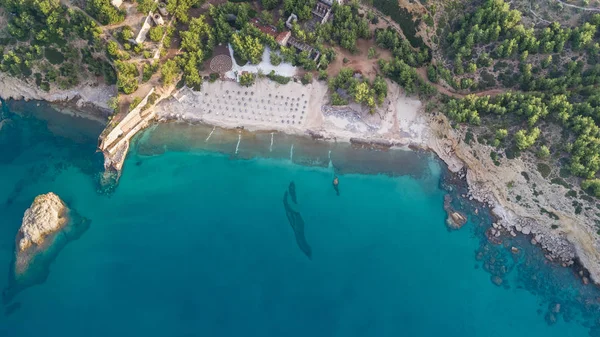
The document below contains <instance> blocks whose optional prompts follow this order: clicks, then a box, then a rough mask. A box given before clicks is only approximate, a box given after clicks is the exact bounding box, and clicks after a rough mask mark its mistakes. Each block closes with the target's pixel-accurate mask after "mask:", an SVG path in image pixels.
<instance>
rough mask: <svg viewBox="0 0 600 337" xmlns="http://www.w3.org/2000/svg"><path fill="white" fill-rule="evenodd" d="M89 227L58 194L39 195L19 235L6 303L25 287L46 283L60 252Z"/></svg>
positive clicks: (5, 294)
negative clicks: (52, 264)
mask: <svg viewBox="0 0 600 337" xmlns="http://www.w3.org/2000/svg"><path fill="white" fill-rule="evenodd" d="M88 228H89V220H88V219H85V218H83V217H81V216H80V215H79V214H77V212H75V211H73V210H70V209H69V208H68V207H67V205H66V204H65V203H64V202H63V201H62V200H61V199H60V198H59V197H58V195H56V194H54V193H52V192H50V193H47V194H42V195H39V196H37V197H36V198H35V200H34V201H33V203H32V204H31V207H29V208H28V209H27V210H26V211H25V214H24V215H23V222H22V224H21V228H20V229H19V231H18V233H17V236H16V240H15V255H14V260H13V262H12V266H11V268H10V275H9V285H8V287H7V288H6V289H4V291H3V298H4V302H5V303H7V302H9V301H10V300H11V299H12V297H14V296H15V295H16V294H17V293H18V292H20V291H22V290H23V289H25V288H27V287H30V286H32V285H35V284H38V283H42V282H44V281H45V279H46V277H47V275H48V272H49V266H50V264H51V263H52V262H53V261H54V259H55V258H56V256H57V255H58V253H59V252H60V250H62V248H63V247H64V246H65V245H66V244H67V243H68V242H70V241H73V240H76V239H78V238H79V237H80V236H81V234H83V233H84V232H85V231H86V230H87V229H88Z"/></svg>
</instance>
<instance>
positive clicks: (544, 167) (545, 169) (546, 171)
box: [537, 163, 552, 179]
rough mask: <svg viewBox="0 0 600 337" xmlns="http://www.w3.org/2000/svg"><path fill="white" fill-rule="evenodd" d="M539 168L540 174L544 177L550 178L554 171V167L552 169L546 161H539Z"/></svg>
mask: <svg viewBox="0 0 600 337" xmlns="http://www.w3.org/2000/svg"><path fill="white" fill-rule="evenodd" d="M537 170H538V172H540V175H541V176H542V177H543V178H544V179H545V178H548V177H549V176H550V173H551V172H552V169H550V166H548V164H544V163H539V164H538V165H537Z"/></svg>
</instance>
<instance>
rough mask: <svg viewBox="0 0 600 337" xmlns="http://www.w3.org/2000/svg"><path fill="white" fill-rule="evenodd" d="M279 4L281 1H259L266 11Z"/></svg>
mask: <svg viewBox="0 0 600 337" xmlns="http://www.w3.org/2000/svg"><path fill="white" fill-rule="evenodd" d="M280 3H281V0H261V4H262V7H263V8H264V9H266V10H272V9H273V8H275V7H277V6H278V5H279V4H280Z"/></svg>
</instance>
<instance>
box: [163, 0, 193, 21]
mask: <svg viewBox="0 0 600 337" xmlns="http://www.w3.org/2000/svg"><path fill="white" fill-rule="evenodd" d="M200 1H201V0H167V11H169V13H170V14H171V15H173V16H174V17H175V18H176V19H177V20H179V21H181V22H184V23H187V22H188V21H189V20H190V18H189V16H188V13H189V11H190V8H192V7H193V6H195V5H198V4H200Z"/></svg>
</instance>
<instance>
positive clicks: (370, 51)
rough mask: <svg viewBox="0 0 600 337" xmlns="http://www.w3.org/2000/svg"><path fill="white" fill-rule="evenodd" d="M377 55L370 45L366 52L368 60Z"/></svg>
mask: <svg viewBox="0 0 600 337" xmlns="http://www.w3.org/2000/svg"><path fill="white" fill-rule="evenodd" d="M376 56H377V51H376V50H375V48H373V47H370V48H369V51H368V52H367V58H368V59H369V60H370V59H372V58H375V57H376Z"/></svg>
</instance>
